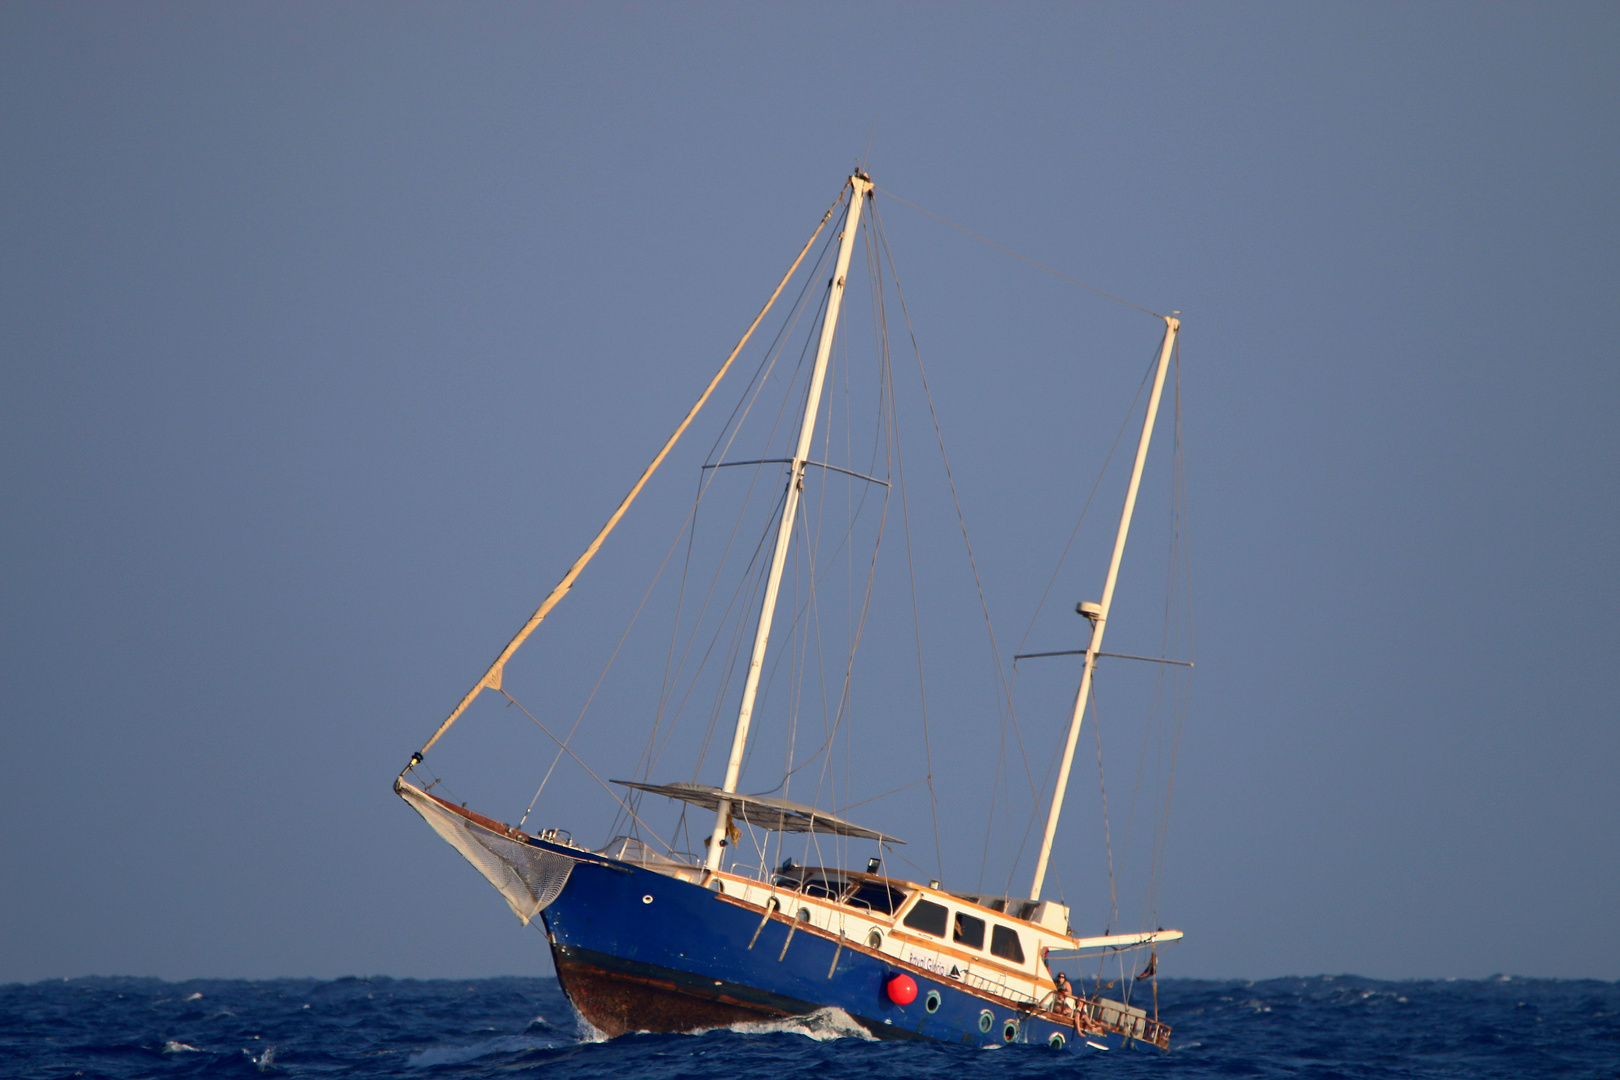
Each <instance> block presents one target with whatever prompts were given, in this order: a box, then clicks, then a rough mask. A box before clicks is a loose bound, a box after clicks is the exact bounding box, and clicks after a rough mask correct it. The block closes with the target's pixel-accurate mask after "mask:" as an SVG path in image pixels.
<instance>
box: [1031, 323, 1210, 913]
mask: <svg viewBox="0 0 1620 1080" xmlns="http://www.w3.org/2000/svg"><path fill="white" fill-rule="evenodd" d="M1164 324H1165V325H1164V344H1163V345H1162V346H1161V347H1160V349H1159V367H1158V371H1157V372H1155V373H1154V376H1153V393H1152V395H1151V396H1149V398H1148V407H1147V417H1146V418H1145V419H1144V420H1143V421H1142V438H1141V441H1139V442H1138V443H1137V444H1136V463H1135V464H1134V465H1133V466H1131V485H1130V487H1129V488H1127V489H1126V491H1125V509H1124V512H1122V513H1121V514H1120V517H1119V532H1118V534H1117V535H1116V536H1115V537H1114V555H1113V558H1111V559H1109V561H1108V579H1107V581H1105V582H1104V583H1103V594H1102V602H1101V603H1098V604H1081V605H1080V606H1079V608H1077V610H1078V611H1079V612H1080V614H1082V615H1084V616H1085V617H1086V618H1088V619H1090V620H1091V643H1090V644H1089V645H1087V646H1086V666H1085V670H1084V671H1083V672H1082V673H1081V675H1080V689H1079V691H1078V692H1076V693H1075V695H1074V713H1073V715H1072V716H1070V718H1069V739H1068V741H1067V742H1066V743H1064V745H1063V764H1062V766H1061V767H1060V768H1059V769H1058V778H1057V788H1056V790H1054V791H1053V792H1052V805H1051V807H1050V808H1049V809H1048V810H1047V813H1046V833H1045V835H1044V836H1043V837H1042V838H1041V854H1040V858H1039V859H1037V860H1036V862H1035V883H1034V884H1033V885H1031V886H1030V887H1029V898H1030V899H1031V900H1039V899H1040V898H1041V886H1042V885H1044V884H1046V865H1047V863H1048V862H1049V861H1051V858H1052V838H1053V837H1054V836H1056V835H1057V825H1058V816H1059V815H1060V814H1062V813H1063V796H1064V793H1065V792H1067V791H1068V790H1069V768H1070V767H1071V766H1072V765H1073V764H1074V747H1075V743H1076V742H1078V741H1079V739H1080V722H1081V721H1082V720H1084V719H1085V716H1086V704H1087V703H1088V702H1089V701H1090V700H1091V675H1092V672H1093V671H1095V670H1096V667H1097V654H1098V653H1099V652H1100V651H1102V641H1103V631H1104V630H1106V629H1107V628H1108V609H1109V608H1110V607H1111V606H1113V603H1114V583H1115V582H1116V581H1118V580H1119V564H1120V561H1121V560H1122V559H1123V558H1124V557H1125V537H1126V535H1127V534H1129V533H1130V531H1131V515H1132V514H1133V513H1135V512H1136V489H1137V488H1138V487H1140V486H1141V483H1142V466H1143V465H1144V464H1145V463H1146V462H1147V452H1148V443H1149V442H1151V441H1152V440H1153V421H1154V420H1155V419H1156V418H1157V417H1158V415H1159V397H1160V396H1161V395H1162V394H1163V392H1164V373H1165V370H1166V369H1167V368H1168V367H1169V366H1170V354H1171V352H1172V351H1174V349H1175V346H1176V333H1177V332H1178V331H1179V330H1180V329H1181V321H1180V320H1179V319H1175V318H1171V317H1169V316H1166V317H1165V320H1164Z"/></svg>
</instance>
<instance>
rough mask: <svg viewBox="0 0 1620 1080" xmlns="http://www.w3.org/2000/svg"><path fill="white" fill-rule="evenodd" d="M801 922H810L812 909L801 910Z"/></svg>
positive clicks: (804, 908) (803, 908)
mask: <svg viewBox="0 0 1620 1080" xmlns="http://www.w3.org/2000/svg"><path fill="white" fill-rule="evenodd" d="M799 921H800V922H809V921H810V909H809V908H807V907H802V908H800V909H799Z"/></svg>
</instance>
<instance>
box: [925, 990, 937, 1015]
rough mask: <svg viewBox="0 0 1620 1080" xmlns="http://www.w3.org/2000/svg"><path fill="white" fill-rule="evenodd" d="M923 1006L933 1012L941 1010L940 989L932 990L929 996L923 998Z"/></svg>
mask: <svg viewBox="0 0 1620 1080" xmlns="http://www.w3.org/2000/svg"><path fill="white" fill-rule="evenodd" d="M923 1008H925V1009H927V1010H928V1011H929V1012H931V1013H936V1012H939V991H938V990H930V991H928V996H927V997H925V998H923Z"/></svg>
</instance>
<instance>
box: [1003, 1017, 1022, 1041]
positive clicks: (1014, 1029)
mask: <svg viewBox="0 0 1620 1080" xmlns="http://www.w3.org/2000/svg"><path fill="white" fill-rule="evenodd" d="M1016 1038H1018V1021H1017V1020H1008V1021H1007V1022H1006V1023H1005V1024H1002V1025H1001V1041H1002V1042H1012V1041H1013V1040H1014V1039H1016Z"/></svg>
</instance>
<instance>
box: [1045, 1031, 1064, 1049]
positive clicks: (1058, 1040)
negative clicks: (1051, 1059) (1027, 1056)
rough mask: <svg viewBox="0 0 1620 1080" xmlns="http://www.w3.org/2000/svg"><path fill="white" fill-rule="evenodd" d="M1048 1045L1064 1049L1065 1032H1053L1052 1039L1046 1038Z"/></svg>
mask: <svg viewBox="0 0 1620 1080" xmlns="http://www.w3.org/2000/svg"><path fill="white" fill-rule="evenodd" d="M1046 1045H1047V1046H1050V1047H1051V1048H1052V1049H1054V1050H1061V1049H1063V1032H1061V1031H1054V1032H1052V1037H1051V1038H1050V1039H1047V1040H1046Z"/></svg>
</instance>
